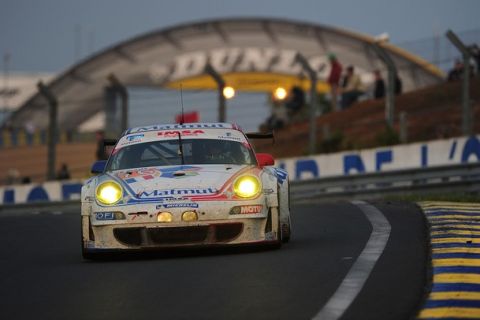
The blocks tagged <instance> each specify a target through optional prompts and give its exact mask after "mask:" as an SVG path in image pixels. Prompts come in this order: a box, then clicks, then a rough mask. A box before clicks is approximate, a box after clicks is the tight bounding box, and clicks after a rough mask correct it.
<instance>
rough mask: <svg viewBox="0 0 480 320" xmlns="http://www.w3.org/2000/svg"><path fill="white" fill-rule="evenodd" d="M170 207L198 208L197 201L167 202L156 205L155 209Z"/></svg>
mask: <svg viewBox="0 0 480 320" xmlns="http://www.w3.org/2000/svg"><path fill="white" fill-rule="evenodd" d="M162 208H166V209H170V208H198V203H167V204H159V205H157V209H162Z"/></svg>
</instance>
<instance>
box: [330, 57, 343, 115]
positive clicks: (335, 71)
mask: <svg viewBox="0 0 480 320" xmlns="http://www.w3.org/2000/svg"><path fill="white" fill-rule="evenodd" d="M328 59H329V60H330V74H329V75H328V79H327V82H328V84H329V85H330V96H331V104H332V109H333V110H335V111H338V106H337V97H338V86H339V84H340V77H341V75H342V65H341V64H340V62H338V60H337V57H336V56H335V55H334V54H332V53H331V54H329V55H328Z"/></svg>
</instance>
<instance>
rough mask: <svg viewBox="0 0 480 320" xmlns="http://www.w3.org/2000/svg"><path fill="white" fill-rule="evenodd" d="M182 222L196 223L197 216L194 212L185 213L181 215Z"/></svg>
mask: <svg viewBox="0 0 480 320" xmlns="http://www.w3.org/2000/svg"><path fill="white" fill-rule="evenodd" d="M182 220H183V221H196V220H198V215H197V213H196V212H195V211H185V212H184V213H182Z"/></svg>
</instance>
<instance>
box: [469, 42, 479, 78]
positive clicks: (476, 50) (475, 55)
mask: <svg viewBox="0 0 480 320" xmlns="http://www.w3.org/2000/svg"><path fill="white" fill-rule="evenodd" d="M470 52H471V53H472V57H473V60H475V64H476V65H477V76H478V75H479V74H480V48H479V47H478V45H477V44H474V45H471V46H470Z"/></svg>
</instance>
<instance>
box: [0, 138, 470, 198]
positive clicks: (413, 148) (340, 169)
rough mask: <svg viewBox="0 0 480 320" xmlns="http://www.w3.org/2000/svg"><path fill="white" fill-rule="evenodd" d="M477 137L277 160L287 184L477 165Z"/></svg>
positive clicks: (62, 192) (61, 190)
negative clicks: (358, 175)
mask: <svg viewBox="0 0 480 320" xmlns="http://www.w3.org/2000/svg"><path fill="white" fill-rule="evenodd" d="M479 138H480V136H472V137H461V138H452V139H445V140H435V141H430V142H425V143H412V144H406V145H399V146H394V147H386V148H375V149H367V150H361V151H347V152H339V153H332V154H325V155H317V156H312V157H298V158H289V159H279V160H278V161H277V163H276V165H277V166H279V167H281V168H284V169H286V170H287V171H288V173H289V175H290V180H297V179H301V180H304V179H311V178H317V177H328V176H338V175H349V174H358V173H367V172H382V171H389V170H398V169H413V168H425V167H433V166H439V165H448V164H460V163H466V162H477V161H479V160H480V140H479ZM81 186H82V181H62V182H60V181H58V182H46V183H43V184H30V185H20V186H6V187H0V204H17V203H28V202H34V201H63V200H73V199H80V190H81Z"/></svg>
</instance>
